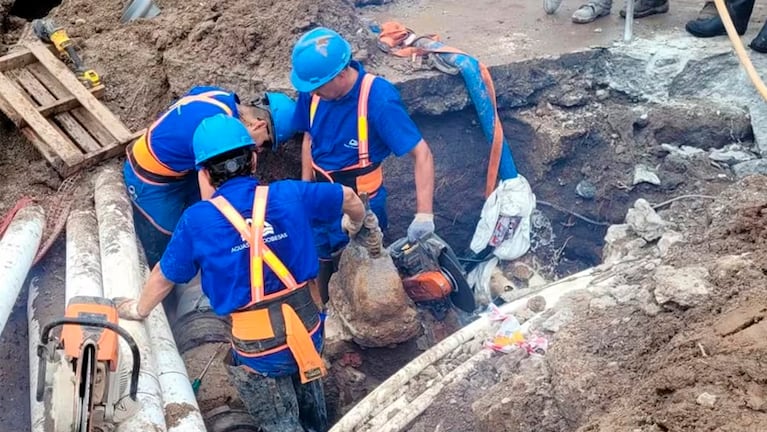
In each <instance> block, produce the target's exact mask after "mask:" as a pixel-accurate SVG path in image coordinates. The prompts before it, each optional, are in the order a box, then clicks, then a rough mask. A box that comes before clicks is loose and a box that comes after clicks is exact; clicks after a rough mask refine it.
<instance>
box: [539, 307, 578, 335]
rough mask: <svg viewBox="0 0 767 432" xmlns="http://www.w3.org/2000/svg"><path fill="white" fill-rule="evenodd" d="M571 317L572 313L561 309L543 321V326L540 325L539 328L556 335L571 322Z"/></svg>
mask: <svg viewBox="0 0 767 432" xmlns="http://www.w3.org/2000/svg"><path fill="white" fill-rule="evenodd" d="M573 317H574V315H573V312H572V311H571V310H570V309H568V308H565V309H561V310H559V311H557V312H556V313H555V314H554V315H552V316H551V317H549V319H547V320H546V321H544V322H543V324H541V328H542V329H543V330H545V331H547V332H551V333H556V332H558V331H559V330H560V329H561V328H562V327H563V326H565V325H566V324H568V323H569V322H570V321H572V319H573Z"/></svg>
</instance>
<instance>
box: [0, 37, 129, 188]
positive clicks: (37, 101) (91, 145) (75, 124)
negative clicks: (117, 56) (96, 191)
mask: <svg viewBox="0 0 767 432" xmlns="http://www.w3.org/2000/svg"><path fill="white" fill-rule="evenodd" d="M103 93H104V86H103V85H101V86H98V87H95V88H92V89H90V90H88V89H86V88H85V87H84V86H83V84H82V83H80V81H79V80H78V79H77V77H76V76H75V74H74V73H73V72H72V71H71V70H70V69H69V68H68V67H67V66H66V65H65V64H64V63H63V62H62V61H61V60H59V59H58V58H57V57H56V55H54V54H53V53H52V52H51V50H50V49H49V48H48V47H47V46H46V45H43V44H42V43H40V42H36V41H33V42H27V43H25V44H24V45H22V46H21V47H20V49H18V50H15V51H13V52H12V53H10V54H8V55H6V56H4V57H0V110H1V111H2V112H3V113H5V115H6V116H8V118H9V119H10V120H11V121H12V122H13V123H14V124H15V125H16V126H18V127H19V128H21V131H22V133H24V135H25V136H26V137H27V138H28V139H29V140H30V141H31V142H32V144H33V145H34V146H35V147H36V148H37V149H38V150H39V151H40V153H42V154H43V156H44V157H45V159H46V160H48V162H49V163H50V164H51V165H53V167H54V168H55V169H56V170H57V171H58V172H59V174H60V175H61V176H62V177H68V176H69V175H71V174H73V173H75V172H76V171H78V170H80V169H83V168H86V167H88V166H92V165H94V164H96V163H98V162H100V161H102V160H104V159H108V158H111V157H114V156H117V155H119V154H121V153H122V152H123V151H124V148H125V146H126V145H127V144H128V143H130V142H131V141H133V140H134V139H135V138H136V137H137V136H138V135H139V133H132V132H131V131H130V130H128V128H127V127H125V125H124V124H123V123H122V122H121V121H120V119H119V118H118V117H117V116H116V115H114V114H113V113H112V112H111V111H110V110H109V109H108V108H107V107H106V106H104V104H102V103H101V102H100V101H99V100H98V99H97V97H100V96H101V95H102V94H103Z"/></svg>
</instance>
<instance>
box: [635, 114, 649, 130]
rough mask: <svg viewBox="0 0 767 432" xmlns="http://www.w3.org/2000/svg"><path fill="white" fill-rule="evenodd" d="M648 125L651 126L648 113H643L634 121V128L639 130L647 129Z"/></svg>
mask: <svg viewBox="0 0 767 432" xmlns="http://www.w3.org/2000/svg"><path fill="white" fill-rule="evenodd" d="M648 124H650V116H648V115H647V113H642V115H640V116H639V117H637V119H636V120H634V127H636V128H637V129H642V128H644V127H646V126H647V125H648Z"/></svg>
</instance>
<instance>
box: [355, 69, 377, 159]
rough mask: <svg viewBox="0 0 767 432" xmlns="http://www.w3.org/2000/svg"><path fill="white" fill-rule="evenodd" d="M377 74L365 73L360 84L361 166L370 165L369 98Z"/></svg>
mask: <svg viewBox="0 0 767 432" xmlns="http://www.w3.org/2000/svg"><path fill="white" fill-rule="evenodd" d="M375 78H376V77H375V75H371V74H365V76H364V77H362V85H361V86H360V98H359V100H358V101H357V141H358V145H357V152H358V153H359V162H357V165H358V167H359V168H365V167H367V166H370V154H369V153H368V99H369V98H370V88H371V87H372V86H373V80H374V79H375Z"/></svg>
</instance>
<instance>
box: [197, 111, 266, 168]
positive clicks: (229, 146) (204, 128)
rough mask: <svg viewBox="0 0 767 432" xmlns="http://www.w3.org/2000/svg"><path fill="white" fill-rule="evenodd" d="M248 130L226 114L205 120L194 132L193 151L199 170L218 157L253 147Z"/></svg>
mask: <svg viewBox="0 0 767 432" xmlns="http://www.w3.org/2000/svg"><path fill="white" fill-rule="evenodd" d="M255 145H256V143H255V142H253V138H251V136H250V133H248V129H247V128H246V127H245V125H244V124H242V122H241V121H240V120H238V119H236V118H234V117H230V116H228V115H225V114H216V115H214V116H213V117H208V118H206V119H204V120H203V121H202V122H201V123H200V125H199V126H197V129H195V131H194V137H193V138H192V149H193V150H194V164H195V166H196V167H197V169H198V170H199V169H201V168H202V164H203V163H204V162H205V161H207V160H209V159H211V158H214V157H216V156H218V155H222V154H224V153H226V152H228V151H231V150H234V149H238V148H241V147H253V146H255Z"/></svg>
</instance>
